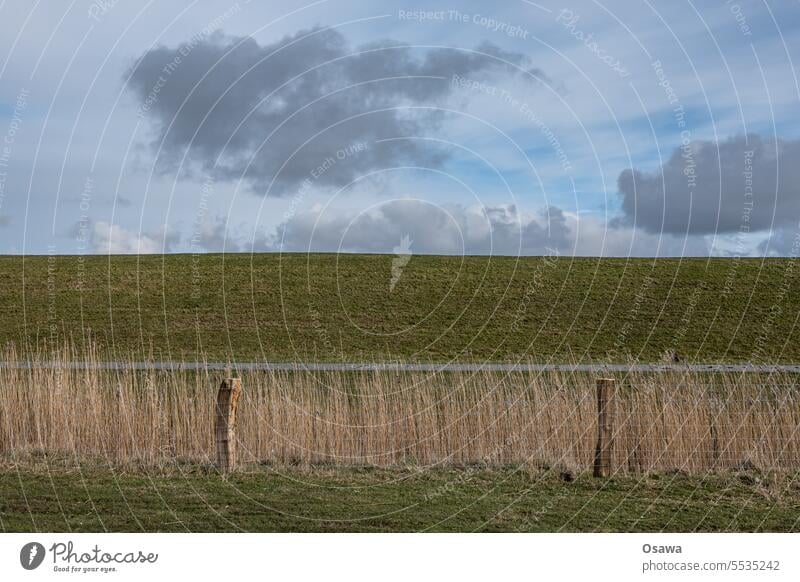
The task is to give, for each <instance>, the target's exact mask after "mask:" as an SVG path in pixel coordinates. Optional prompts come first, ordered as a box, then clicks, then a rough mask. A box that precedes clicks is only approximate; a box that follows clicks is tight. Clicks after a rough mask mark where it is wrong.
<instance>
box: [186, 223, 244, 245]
mask: <svg viewBox="0 0 800 582" xmlns="http://www.w3.org/2000/svg"><path fill="white" fill-rule="evenodd" d="M190 243H191V246H192V251H193V252H196V251H198V250H201V249H202V250H206V251H210V252H222V251H225V252H228V253H235V252H238V251H240V250H242V248H241V246H240V244H239V242H238V241H237V239H236V238H235V236H234V233H233V232H231V229H230V228H229V225H228V223H227V222H226V221H225V220H224V219H223V218H222V217H216V218H215V219H213V220H212V219H209V220H206V221H204V222H202V223H201V224H199V225H197V227H196V229H195V232H194V233H193V234H192V236H191V240H190Z"/></svg>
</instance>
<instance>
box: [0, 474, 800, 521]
mask: <svg viewBox="0 0 800 582" xmlns="http://www.w3.org/2000/svg"><path fill="white" fill-rule="evenodd" d="M797 483H798V481H797V479H796V476H794V477H792V476H791V475H789V476H785V478H783V479H779V480H775V478H774V477H770V476H763V475H751V474H727V475H724V474H719V475H708V476H705V477H689V476H686V475H680V474H674V475H659V474H654V475H646V476H644V475H643V476H639V477H619V478H616V477H615V478H612V479H610V480H599V479H592V478H591V476H590V475H579V476H578V478H577V479H576V480H575V481H572V482H569V483H567V482H564V481H562V480H561V479H560V478H559V476H558V474H557V473H549V472H548V473H545V472H540V473H527V472H520V471H517V470H514V469H513V468H507V469H496V470H489V469H479V468H466V469H440V470H430V471H424V472H419V473H418V472H414V471H411V470H403V469H397V470H370V469H364V470H360V471H359V470H333V469H330V470H316V471H306V472H300V471H290V472H288V473H286V474H282V473H281V472H280V471H271V470H269V469H261V470H253V471H249V472H243V473H238V474H234V475H232V476H231V477H230V478H229V480H227V481H223V480H222V479H220V478H219V477H218V476H217V475H215V474H207V473H205V472H203V471H200V470H198V468H196V467H195V468H192V467H185V468H184V469H182V470H181V469H178V468H173V469H169V470H167V471H166V472H165V473H154V474H142V473H126V472H112V471H110V470H108V469H83V470H77V469H72V470H66V469H65V468H55V467H49V468H47V467H39V468H38V469H34V470H30V469H28V470H25V471H18V470H16V469H14V468H12V467H10V466H8V465H6V466H5V467H4V468H3V469H0V531H5V532H13V531H51V532H68V531H70V532H87V531H88V532H92V531H111V532H120V531H122V532H137V531H146V532H186V531H192V532H196V531H206V532H208V531H211V532H223V531H267V532H271V531H286V532H298V531H311V532H354V531H361V532H386V531H393V532H399V531H454V532H467V531H485V532H491V531H497V532H555V531H567V532H573V531H577V532H592V531H621V532H635V531H679V532H692V531H718V532H719V531H723V532H724V531H745V532H748V531H778V532H789V531H797V530H798V529H800V488H798V485H797Z"/></svg>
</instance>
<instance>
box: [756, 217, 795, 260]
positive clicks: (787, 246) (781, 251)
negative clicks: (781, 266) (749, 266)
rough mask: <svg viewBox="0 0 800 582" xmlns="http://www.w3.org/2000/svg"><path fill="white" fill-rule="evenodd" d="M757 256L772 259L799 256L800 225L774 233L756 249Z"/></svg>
mask: <svg viewBox="0 0 800 582" xmlns="http://www.w3.org/2000/svg"><path fill="white" fill-rule="evenodd" d="M758 251H759V254H761V255H764V256H774V257H798V256H800V224H798V225H796V226H795V228H791V227H788V226H787V227H786V228H781V229H778V230H776V231H774V232H773V233H772V234H771V235H770V237H769V238H768V239H767V240H765V241H764V242H762V243H761V244H760V245H759V247H758Z"/></svg>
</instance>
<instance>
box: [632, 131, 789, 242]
mask: <svg viewBox="0 0 800 582" xmlns="http://www.w3.org/2000/svg"><path fill="white" fill-rule="evenodd" d="M617 186H618V189H619V195H620V197H621V199H622V212H623V216H622V218H621V221H622V222H624V223H627V224H633V225H635V226H637V227H641V228H643V229H645V230H646V231H648V232H667V233H677V234H682V233H690V234H711V233H730V232H737V231H740V230H742V231H743V232H747V231H753V232H755V231H765V230H769V229H770V228H773V227H776V226H780V225H787V224H790V223H794V224H796V223H797V221H798V219H800V140H796V141H792V140H781V139H778V140H769V139H765V138H762V137H760V136H758V135H756V134H750V135H747V136H736V137H731V138H729V139H727V140H725V141H722V142H720V143H719V145H716V144H715V143H714V142H710V141H697V142H691V143H685V144H683V145H682V146H681V147H678V148H676V149H675V150H674V151H673V152H672V155H671V156H670V158H669V160H668V161H667V162H666V163H665V164H664V165H663V166H662V167H661V169H660V170H659V171H657V172H655V173H645V172H641V171H639V170H635V169H634V170H624V171H623V172H622V173H621V174H620V175H619V178H618V180H617Z"/></svg>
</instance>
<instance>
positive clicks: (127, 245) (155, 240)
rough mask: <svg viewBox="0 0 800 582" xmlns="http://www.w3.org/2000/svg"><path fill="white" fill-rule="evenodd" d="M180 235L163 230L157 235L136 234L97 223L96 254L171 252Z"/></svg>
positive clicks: (94, 244) (93, 236)
mask: <svg viewBox="0 0 800 582" xmlns="http://www.w3.org/2000/svg"><path fill="white" fill-rule="evenodd" d="M178 240H179V235H177V234H175V233H172V232H169V231H168V230H166V229H164V228H162V229H160V231H158V232H155V233H144V232H142V233H136V232H134V231H132V230H128V229H126V228H123V227H121V226H119V225H117V224H109V223H108V222H102V221H101V222H97V223H95V225H94V228H93V230H92V238H91V242H92V248H93V249H94V252H96V253H101V254H112V255H150V254H158V253H164V252H169V251H170V250H172V247H173V246H174V245H175V244H176V243H177V242H178Z"/></svg>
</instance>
